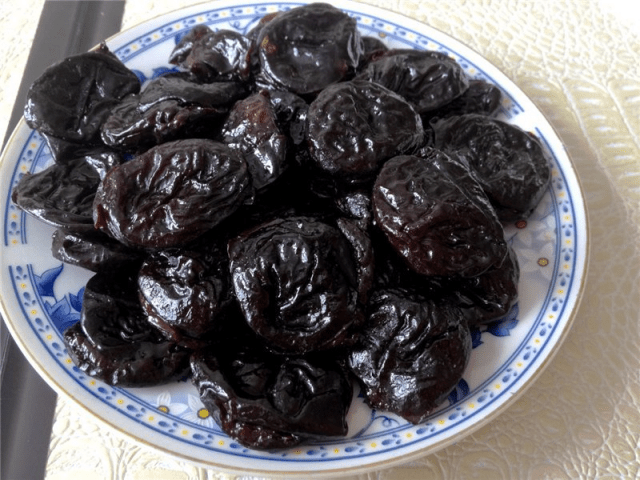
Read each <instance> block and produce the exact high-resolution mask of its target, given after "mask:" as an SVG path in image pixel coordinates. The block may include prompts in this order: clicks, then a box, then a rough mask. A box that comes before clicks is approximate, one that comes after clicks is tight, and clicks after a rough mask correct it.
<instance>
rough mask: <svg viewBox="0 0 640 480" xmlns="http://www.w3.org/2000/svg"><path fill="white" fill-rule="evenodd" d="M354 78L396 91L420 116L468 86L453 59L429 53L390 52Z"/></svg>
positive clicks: (438, 53) (441, 54)
mask: <svg viewBox="0 0 640 480" xmlns="http://www.w3.org/2000/svg"><path fill="white" fill-rule="evenodd" d="M356 78H358V79H362V80H368V81H371V82H376V83H379V84H380V85H383V86H385V87H386V88H388V89H389V90H392V91H394V92H396V93H397V94H398V95H400V96H401V97H403V98H404V99H405V100H407V101H408V102H409V103H411V104H412V105H413V106H414V107H415V109H416V111H417V112H418V113H420V114H423V113H425V112H428V111H431V110H435V109H437V108H440V107H442V106H443V105H445V104H447V103H449V102H451V101H452V100H454V99H455V98H457V97H459V96H460V95H462V93H463V92H464V91H465V90H466V89H467V88H468V86H469V80H468V79H467V77H466V75H465V73H464V71H463V70H462V67H460V65H459V64H458V63H457V62H456V61H455V60H453V59H452V58H451V57H449V56H447V55H445V54H443V53H440V52H433V51H428V50H409V49H391V50H389V51H387V52H385V53H383V54H381V55H377V56H376V57H375V59H374V60H373V61H371V62H369V63H368V64H367V66H366V67H365V68H364V69H363V70H362V72H360V73H359V74H358V76H357V77H356Z"/></svg>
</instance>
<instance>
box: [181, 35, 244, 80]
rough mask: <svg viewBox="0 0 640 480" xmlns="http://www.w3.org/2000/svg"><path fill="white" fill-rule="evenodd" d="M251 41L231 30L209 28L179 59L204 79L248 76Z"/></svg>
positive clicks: (240, 78) (189, 69)
mask: <svg viewBox="0 0 640 480" xmlns="http://www.w3.org/2000/svg"><path fill="white" fill-rule="evenodd" d="M251 45H252V43H251V40H250V39H248V38H247V37H245V36H244V35H242V34H240V33H238V32H235V31H232V30H225V29H221V30H217V31H215V32H213V31H210V32H208V33H205V34H204V35H202V36H198V38H194V40H193V43H192V45H191V49H190V51H189V53H188V54H187V55H186V57H185V59H184V60H183V61H181V62H180V66H182V67H183V68H186V69H187V70H188V71H190V72H191V73H192V74H194V75H195V76H196V77H197V78H199V79H200V80H201V81H203V82H212V81H218V80H242V81H246V80H248V79H249V76H250V74H251Z"/></svg>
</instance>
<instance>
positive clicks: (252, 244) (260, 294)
mask: <svg viewBox="0 0 640 480" xmlns="http://www.w3.org/2000/svg"><path fill="white" fill-rule="evenodd" d="M228 252H229V259H230V268H231V274H232V278H233V285H234V290H235V293H236V297H237V298H238V302H239V303H240V306H241V308H242V311H243V314H244V316H245V318H246V320H247V322H248V323H249V325H250V326H251V328H252V329H253V330H254V331H255V332H257V333H258V334H259V335H261V336H262V337H263V338H265V339H266V340H267V341H268V342H269V344H270V346H271V347H272V348H273V349H274V350H276V351H280V352H286V353H291V354H303V353H307V352H312V351H316V350H326V349H329V348H335V347H341V346H346V345H348V344H349V343H350V342H351V340H352V333H351V330H352V328H353V327H355V326H357V325H358V324H359V323H360V322H361V320H362V312H361V307H360V305H359V303H358V273H357V268H356V265H355V262H354V258H353V253H352V251H351V245H350V244H349V242H348V241H347V239H346V238H345V237H344V236H343V235H342V234H341V233H340V232H339V231H338V230H337V229H336V228H334V227H331V226H329V225H327V224H325V223H322V222H319V221H317V220H315V219H312V218H307V217H291V218H286V219H276V220H274V221H271V222H268V223H266V224H262V225H259V226H258V227H256V228H254V229H253V230H249V231H248V232H245V233H243V234H241V235H240V236H238V237H237V238H235V239H232V240H231V241H230V242H229V245H228Z"/></svg>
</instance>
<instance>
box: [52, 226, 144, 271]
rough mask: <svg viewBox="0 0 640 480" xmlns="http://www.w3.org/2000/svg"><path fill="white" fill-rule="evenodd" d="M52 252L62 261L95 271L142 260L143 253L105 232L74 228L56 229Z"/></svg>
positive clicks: (119, 266)
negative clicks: (71, 230) (72, 230)
mask: <svg viewBox="0 0 640 480" xmlns="http://www.w3.org/2000/svg"><path fill="white" fill-rule="evenodd" d="M51 253H52V255H53V257H54V258H57V259H58V260H60V261H62V262H65V263H68V264H70V265H76V266H78V267H82V268H86V269H87V270H91V271H92V272H97V271H98V270H101V269H102V268H107V267H108V268H121V267H122V266H124V265H128V264H132V263H141V261H142V260H141V258H142V256H143V254H142V253H141V252H140V251H139V250H137V249H132V248H129V247H127V246H126V245H123V244H122V243H120V242H118V241H117V240H114V239H113V238H111V237H110V236H108V235H105V234H104V233H102V232H99V231H95V230H89V231H86V232H70V231H67V230H64V229H61V228H59V229H57V230H56V231H55V232H54V233H53V237H52V242H51Z"/></svg>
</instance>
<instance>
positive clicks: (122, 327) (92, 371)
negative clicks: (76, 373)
mask: <svg viewBox="0 0 640 480" xmlns="http://www.w3.org/2000/svg"><path fill="white" fill-rule="evenodd" d="M136 274H137V269H135V268H131V266H129V268H126V269H119V270H114V269H105V270H101V271H100V272H98V273H96V274H95V275H94V276H93V277H92V278H91V279H90V280H89V281H88V282H87V285H86V288H85V290H84V295H83V300H82V311H81V318H80V322H78V323H75V324H74V325H73V326H71V327H69V328H67V329H66V330H65V332H64V341H65V345H66V347H67V350H68V352H69V355H70V356H71V358H72V360H73V361H74V363H75V364H76V366H77V367H78V368H79V369H80V370H82V371H84V372H85V373H87V374H88V375H90V376H92V377H94V378H97V379H100V380H102V381H104V382H106V383H108V384H109V385H113V386H122V387H133V386H135V387H138V386H144V385H157V384H159V383H163V382H167V381H170V380H175V379H176V378H178V377H180V376H182V375H184V374H185V373H186V372H187V370H188V368H189V351H188V350H185V349H182V348H180V347H178V346H177V345H176V344H175V343H174V342H170V341H167V340H166V339H164V337H163V336H162V335H161V334H160V332H159V331H157V330H156V329H155V328H154V327H153V326H152V325H151V324H150V323H149V322H148V321H147V317H146V315H145V314H144V311H143V310H142V307H141V306H140V303H139V302H138V298H137V291H136V288H135V281H136Z"/></svg>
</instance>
